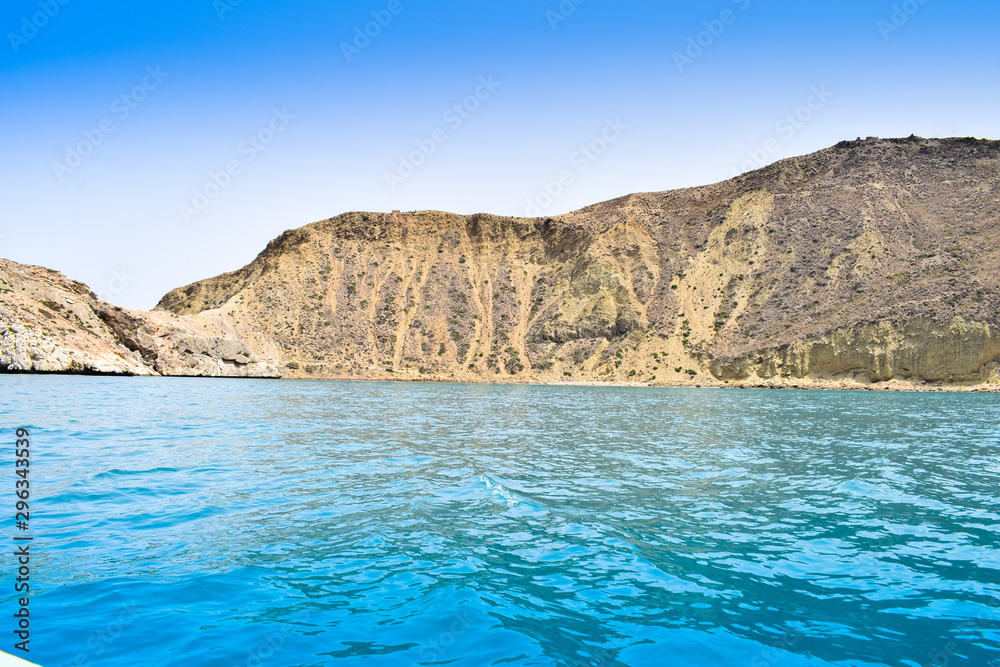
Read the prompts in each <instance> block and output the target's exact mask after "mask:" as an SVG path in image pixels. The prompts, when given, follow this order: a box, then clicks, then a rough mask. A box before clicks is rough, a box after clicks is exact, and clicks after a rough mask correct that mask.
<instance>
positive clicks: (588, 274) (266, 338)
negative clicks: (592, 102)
mask: <svg viewBox="0 0 1000 667" xmlns="http://www.w3.org/2000/svg"><path fill="white" fill-rule="evenodd" d="M998 185H1000V142H990V141H976V140H966V139H958V140H925V139H920V138H917V137H911V138H909V139H900V140H868V141H857V142H843V143H841V144H838V145H837V146H835V147H833V148H830V149H827V150H824V151H821V152H819V153H816V154H813V155H810V156H807V157H803V158H797V159H791V160H785V161H782V162H779V163H777V164H775V165H772V166H770V167H767V168H765V169H762V170H760V171H757V172H753V173H750V174H746V175H744V176H741V177H739V178H736V179H733V180H730V181H726V182H724V183H719V184H716V185H711V186H706V187H701V188H693V189H688V190H679V191H672V192H661V193H653V194H636V195H631V196H628V197H623V198H621V199H617V200H614V201H610V202H605V203H603V204H598V205H596V206H591V207H589V208H586V209H582V210H580V211H576V212H574V213H570V214H568V215H564V216H559V217H553V218H535V219H518V218H503V217H497V216H491V215H482V214H479V215H472V216H460V215H452V214H446V213H438V212H420V213H408V214H396V215H386V214H375V213H351V214H347V215H342V216H339V217H336V218H332V219H330V220H324V221H321V222H318V223H315V224H312V225H309V226H306V227H303V228H300V229H296V230H292V231H288V232H285V233H284V234H282V235H281V236H280V237H278V238H277V239H275V240H274V241H272V242H271V243H270V244H269V245H268V247H267V248H266V249H265V250H264V252H262V253H261V254H260V255H259V256H258V257H257V258H256V259H255V260H254V261H253V262H252V263H251V264H249V265H248V266H246V267H244V268H243V269H241V270H239V271H236V272H233V273H229V274H225V275H222V276H218V277H216V278H212V279H210V280H205V281H202V282H199V283H195V284H193V285H189V286H187V287H183V288H180V289H177V290H174V291H173V292H171V293H169V294H168V295H166V296H165V297H164V298H163V300H162V301H161V302H160V304H159V306H158V307H157V310H158V311H164V312H170V313H174V314H177V315H194V314H199V313H205V312H206V311H212V312H214V313H216V314H217V316H218V317H222V318H224V319H226V320H228V321H229V322H231V323H232V325H233V327H234V331H235V333H236V335H237V336H238V337H240V338H241V339H243V340H245V341H247V343H248V344H249V345H251V346H252V347H253V348H254V349H255V350H256V351H257V352H258V354H260V355H262V356H263V357H265V358H267V359H270V360H272V361H274V362H275V363H277V364H279V365H281V366H282V367H284V368H285V369H286V372H287V373H289V374H292V375H313V376H327V377H396V378H449V379H505V378H510V379H518V380H541V381H564V380H572V381H612V382H645V383H654V384H656V383H676V382H681V381H688V382H700V381H706V380H719V381H730V380H732V381H735V380H769V379H774V378H777V379H781V378H792V379H794V378H808V377H813V378H816V377H820V378H833V377H855V378H860V379H862V380H863V381H866V382H870V381H882V380H887V379H890V378H897V379H908V380H911V381H913V382H929V383H984V382H985V383H989V382H993V383H997V382H998V380H1000V375H998V371H997V366H998V362H1000V337H998V326H1000V317H998V307H1000V279H998V275H1000V191H998Z"/></svg>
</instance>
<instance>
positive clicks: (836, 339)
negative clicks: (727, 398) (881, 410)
mask: <svg viewBox="0 0 1000 667" xmlns="http://www.w3.org/2000/svg"><path fill="white" fill-rule="evenodd" d="M710 368H711V371H712V374H713V375H714V376H715V377H717V378H719V379H726V380H747V379H760V380H770V379H772V378H775V377H783V378H806V377H809V376H818V377H820V378H836V377H840V376H844V375H848V374H857V375H861V376H863V377H864V378H865V379H866V380H867V381H869V382H885V381H888V380H893V379H896V380H910V379H917V380H921V381H924V382H931V383H936V384H953V383H972V384H998V383H1000V331H998V330H997V328H995V327H991V326H989V325H985V324H981V323H977V322H966V321H965V320H963V319H962V318H960V317H959V318H955V319H954V320H953V321H952V322H950V323H948V324H941V323H937V322H934V321H932V320H921V319H917V320H910V321H907V322H904V323H900V324H893V323H890V322H882V323H879V324H871V325H866V326H863V327H860V328H858V329H847V328H845V329H838V330H836V331H833V332H831V333H830V334H827V335H824V336H810V337H807V338H804V339H802V340H798V341H796V342H795V343H793V344H791V345H785V346H781V347H780V348H776V349H769V350H762V351H759V352H755V353H753V354H751V355H748V356H744V357H741V358H738V359H727V358H718V359H713V360H712V361H711V362H710Z"/></svg>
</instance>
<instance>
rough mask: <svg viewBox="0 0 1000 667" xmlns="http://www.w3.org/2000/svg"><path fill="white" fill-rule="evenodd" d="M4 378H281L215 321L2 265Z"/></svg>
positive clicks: (0, 368)
mask: <svg viewBox="0 0 1000 667" xmlns="http://www.w3.org/2000/svg"><path fill="white" fill-rule="evenodd" d="M0 372H57V373H60V372H61V373H95V374H110V375H186V376H212V377H216V376H228V377H275V376H277V375H278V372H277V369H276V368H275V367H274V366H273V365H270V364H267V363H266V362H262V361H261V360H260V359H258V358H257V357H256V355H255V354H253V352H251V351H250V350H249V348H247V346H246V345H245V343H243V342H242V341H240V340H238V339H237V338H236V336H235V333H234V332H233V330H232V327H231V326H230V325H229V323H228V322H227V321H226V319H225V318H224V317H222V316H221V315H219V314H217V313H202V314H200V315H195V316H183V317H181V316H177V315H171V314H169V313H147V312H143V311H139V310H127V309H124V308H118V307H115V306H112V305H110V304H107V303H104V302H103V301H100V300H98V298H97V296H96V295H94V293H93V292H91V291H90V289H89V288H88V287H87V286H86V285H84V284H83V283H80V282H77V281H71V280H67V279H66V277H65V276H63V275H62V274H61V273H58V272H56V271H53V270H52V269H46V268H43V267H40V266H28V265H25V264H17V263H15V262H11V261H8V260H5V259H0Z"/></svg>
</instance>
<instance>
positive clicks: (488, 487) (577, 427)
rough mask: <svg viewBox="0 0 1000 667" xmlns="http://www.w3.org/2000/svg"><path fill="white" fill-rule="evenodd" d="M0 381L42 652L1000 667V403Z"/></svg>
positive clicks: (6, 630) (191, 658)
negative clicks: (19, 433) (18, 474)
mask: <svg viewBox="0 0 1000 667" xmlns="http://www.w3.org/2000/svg"><path fill="white" fill-rule="evenodd" d="M0 391H2V400H0V415H2V418H0V425H2V426H0V428H2V429H3V433H4V437H5V438H6V441H7V442H8V445H9V446H8V447H7V448H6V449H4V450H3V451H5V452H7V453H6V455H5V457H6V460H5V461H4V462H3V463H2V469H3V470H4V471H5V472H4V479H6V480H7V481H6V482H5V483H4V484H3V485H0V506H3V505H6V506H7V507H8V509H9V512H8V514H9V515H10V516H9V519H8V520H7V521H8V528H7V529H5V530H4V531H3V532H2V534H0V540H3V541H4V542H5V543H6V544H7V545H8V546H7V547H4V548H2V551H3V554H4V556H3V558H2V560H0V591H2V594H0V605H2V606H0V619H6V620H0V650H4V651H7V652H12V653H13V652H16V651H14V650H13V643H14V641H15V636H14V632H13V630H14V622H15V619H14V618H13V613H14V611H15V610H16V606H15V604H16V603H15V595H14V594H13V583H14V577H15V575H16V572H15V568H16V567H17V566H16V564H15V562H14V560H15V559H14V556H13V551H14V548H13V546H11V545H13V544H14V542H12V538H13V537H14V536H15V534H22V535H23V534H25V533H20V532H19V531H17V530H16V529H15V525H14V516H13V515H14V502H15V498H14V481H15V480H16V478H15V477H14V470H15V467H14V458H15V456H14V440H15V429H16V428H17V427H27V428H28V429H29V430H30V433H31V437H30V440H31V445H30V447H31V452H32V453H31V467H30V480H31V499H30V511H31V518H30V529H29V531H28V533H27V534H30V535H31V536H33V537H34V541H33V542H32V545H31V554H32V556H31V564H30V567H31V575H30V576H31V601H30V607H29V608H30V611H31V616H30V618H31V638H30V648H31V653H30V655H28V656H24V657H28V658H30V659H31V660H32V661H33V662H37V663H39V664H41V665H43V666H44V667H61V666H69V665H74V666H77V667H88V666H90V665H114V666H116V667H126V666H132V665H135V666H143V667H156V666H160V665H184V666H187V665H191V666H202V665H204V666H216V665H218V666H233V667H235V666H246V667H265V666H274V667H278V666H293V665H294V666H306V665H344V666H348V665H367V666H381V665H401V666H410V665H449V666H453V667H459V666H482V665H504V666H508V665H509V666H521V665H525V666H526V665H572V666H576V665H581V666H584V665H585V666H588V667H620V666H623V665H630V666H640V665H665V666H669V667H673V666H677V667H687V666H692V667H694V666H697V667H721V666H729V665H746V666H748V667H780V666H793V665H794V666H806V665H810V666H814V665H815V666H819V665H857V666H861V665H892V666H904V665H905V666H907V667H918V666H919V667H922V666H925V665H934V666H939V667H943V666H947V667H954V666H957V665H970V666H977V667H985V666H996V665H1000V395H996V394H994V395H980V394H921V393H882V392H817V391H766V390H735V389H733V390H717V389H668V388H663V389H653V388H641V387H624V388H609V387H575V386H560V387H555V386H548V387H544V386H510V385H506V386H490V385H462V384H409V383H348V382H324V381H315V382H313V381H255V380H242V381H241V380H195V379H191V380H187V379H160V378H156V379H143V378H131V379H128V378H122V379H114V378H94V377H68V376H51V377H45V376H0Z"/></svg>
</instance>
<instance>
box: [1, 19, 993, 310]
mask: <svg viewBox="0 0 1000 667" xmlns="http://www.w3.org/2000/svg"><path fill="white" fill-rule="evenodd" d="M998 22H1000V7H998V6H997V4H996V3H995V2H962V1H956V2H947V3H946V2H943V1H942V0H923V1H922V2H921V0H908V1H906V2H899V1H891V0H890V1H885V2H882V1H880V0H867V1H865V2H856V1H851V0H811V1H809V2H801V1H800V2H778V1H770V2H768V1H765V0H715V1H706V2H683V3H667V2H662V1H660V2H651V1H639V0H636V1H622V0H619V1H617V2H611V1H610V0H609V1H605V2H600V1H598V0H582V1H580V0H577V2H574V0H564V1H563V2H560V0H550V1H544V0H539V1H535V2H532V1H527V0H505V1H504V2H489V3H488V2H482V1H466V2H455V1H444V2H429V1H427V0H370V1H353V0H352V1H344V2H318V1H314V0H286V1H284V2H281V3H275V2H264V1H263V0H242V1H238V0H216V1H214V2H213V0H198V1H187V0H180V1H177V2H173V3H169V4H168V3H162V6H161V5H159V4H155V5H154V4H152V3H136V2H119V1H115V0H106V1H104V2H101V3H97V6H95V3H87V2H84V1H83V0H62V1H60V0H41V1H39V0H34V1H26V0H9V1H8V2H7V3H5V6H4V8H3V9H2V10H0V33H2V35H3V36H4V39H3V43H2V44H0V92H2V99H3V103H2V104H0V120H2V123H0V133H2V137H0V139H2V145H3V155H4V158H5V159H3V160H2V161H0V182H2V183H3V186H2V187H3V195H4V196H3V203H4V207H3V212H2V214H0V256H3V257H6V258H9V259H13V260H16V261H21V262H28V263H35V264H42V265H46V266H50V267H52V268H56V269H59V270H61V271H63V272H64V273H66V274H67V275H69V276H71V277H73V278H76V279H79V280H83V281H85V282H87V283H88V284H89V285H90V286H91V287H92V288H93V289H94V290H95V291H97V292H98V293H100V294H101V295H102V296H104V297H106V298H108V299H109V300H111V301H112V302H114V303H117V304H119V305H124V306H130V307H139V308H151V307H152V306H153V305H154V304H155V303H156V302H157V300H158V299H159V297H160V296H162V295H163V294H164V293H165V292H166V291H168V290H169V289H172V288H174V287H177V286H180V285H183V284H186V283H189V282H192V281H195V280H198V279H201V278H206V277H209V276H212V275H216V274H218V273H221V272H223V271H228V270H232V269H235V268H238V267H240V266H242V265H244V264H246V263H247V262H249V261H250V260H251V259H252V258H253V257H254V256H255V255H256V254H257V253H258V252H259V251H260V250H261V249H262V248H263V247H264V245H265V244H266V242H267V241H268V240H269V239H271V238H273V237H274V236H276V235H278V234H279V233H281V232H282V231H283V230H285V229H288V228H293V227H299V226H301V225H304V224H308V223H310V222H313V221H316V220H320V219H324V218H328V217H331V216H334V215H337V214H339V213H342V212H345V211H352V210H371V211H388V210H392V209H402V210H415V209H421V210H422V209H436V210H446V211H454V212H458V213H475V212H479V211H486V212H491V213H498V214H506V215H525V214H526V213H531V214H539V213H541V214H547V215H554V214H558V213H564V212H567V211H571V210H574V209H576V208H579V207H581V206H585V205H588V204H592V203H596V202H599V201H602V200H605V199H610V198H613V197H616V196H620V195H623V194H628V193H630V192H643V191H658V190H667V189H673V188H679V187H686V186H694V185H703V184H707V183H711V182H716V181H720V180H724V179H726V178H729V177H731V176H733V175H735V174H737V173H739V172H740V171H744V170H747V169H750V168H753V167H756V166H762V165H764V164H767V163H770V162H773V161H775V160H777V159H781V158H784V157H789V156H794V155H801V154H805V153H809V152H812V151H815V150H818V149H821V148H825V147H827V146H830V145H832V144H834V143H836V142H838V141H840V140H842V139H847V138H851V139H853V138H856V137H858V136H869V135H876V136H883V137H890V136H907V135H910V134H911V133H915V134H918V135H922V136H976V137H988V138H1000V113H998V112H997V109H998V108H1000V105H998V102H1000V91H998V83H997V80H998V77H997V72H998V71H1000V67H998V66H1000V40H997V39H996V32H995V31H996V25H998ZM366 31H367V34H365V33H366ZM456 105H457V106H456Z"/></svg>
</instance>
